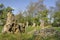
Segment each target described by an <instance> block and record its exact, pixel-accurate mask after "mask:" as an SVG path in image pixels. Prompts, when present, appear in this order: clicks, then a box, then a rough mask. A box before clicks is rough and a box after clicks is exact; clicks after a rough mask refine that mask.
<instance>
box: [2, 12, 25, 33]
mask: <svg viewBox="0 0 60 40" xmlns="http://www.w3.org/2000/svg"><path fill="white" fill-rule="evenodd" d="M21 28H23V26H21V25H19V24H18V23H17V20H16V19H15V16H14V15H13V14H12V13H11V12H8V14H7V21H6V24H5V25H4V28H3V30H2V33H18V32H22V31H23V30H21ZM23 29H25V26H24V28H23Z"/></svg>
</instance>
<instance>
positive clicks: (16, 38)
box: [0, 26, 60, 40]
mask: <svg viewBox="0 0 60 40" xmlns="http://www.w3.org/2000/svg"><path fill="white" fill-rule="evenodd" d="M2 28H3V27H2V26H0V40H36V39H35V38H34V36H33V33H31V34H27V32H30V31H32V30H34V29H36V30H40V26H37V27H32V26H29V27H26V29H25V31H26V32H25V33H20V34H18V33H17V34H1V31H2ZM54 29H56V30H57V31H60V27H54ZM39 37H40V36H39ZM39 37H37V38H39ZM40 39H41V40H59V38H58V37H57V36H54V37H53V36H52V37H47V38H45V39H42V38H40Z"/></svg>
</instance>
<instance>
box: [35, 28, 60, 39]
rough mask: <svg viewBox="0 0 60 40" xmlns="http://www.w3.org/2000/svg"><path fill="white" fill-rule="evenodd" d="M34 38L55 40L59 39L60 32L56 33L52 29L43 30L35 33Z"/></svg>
mask: <svg viewBox="0 0 60 40" xmlns="http://www.w3.org/2000/svg"><path fill="white" fill-rule="evenodd" d="M34 37H35V40H47V38H50V39H51V38H52V39H51V40H55V38H57V39H60V32H59V31H56V30H55V29H54V28H45V29H41V30H39V31H35V32H34ZM50 39H49V40H50ZM57 39H56V40H57Z"/></svg>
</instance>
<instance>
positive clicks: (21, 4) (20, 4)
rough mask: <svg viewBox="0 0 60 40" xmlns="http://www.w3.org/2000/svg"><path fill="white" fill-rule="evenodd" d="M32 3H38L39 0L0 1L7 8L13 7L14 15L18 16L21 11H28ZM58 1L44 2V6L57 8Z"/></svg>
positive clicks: (46, 0) (48, 0)
mask: <svg viewBox="0 0 60 40" xmlns="http://www.w3.org/2000/svg"><path fill="white" fill-rule="evenodd" d="M30 1H33V2H36V1H37V0H0V3H3V4H4V5H5V6H6V7H7V6H11V7H12V8H14V14H17V13H18V12H19V11H21V10H26V7H27V5H28V4H29V3H30ZM55 2H56V0H44V4H45V5H46V6H47V7H50V6H55Z"/></svg>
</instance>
